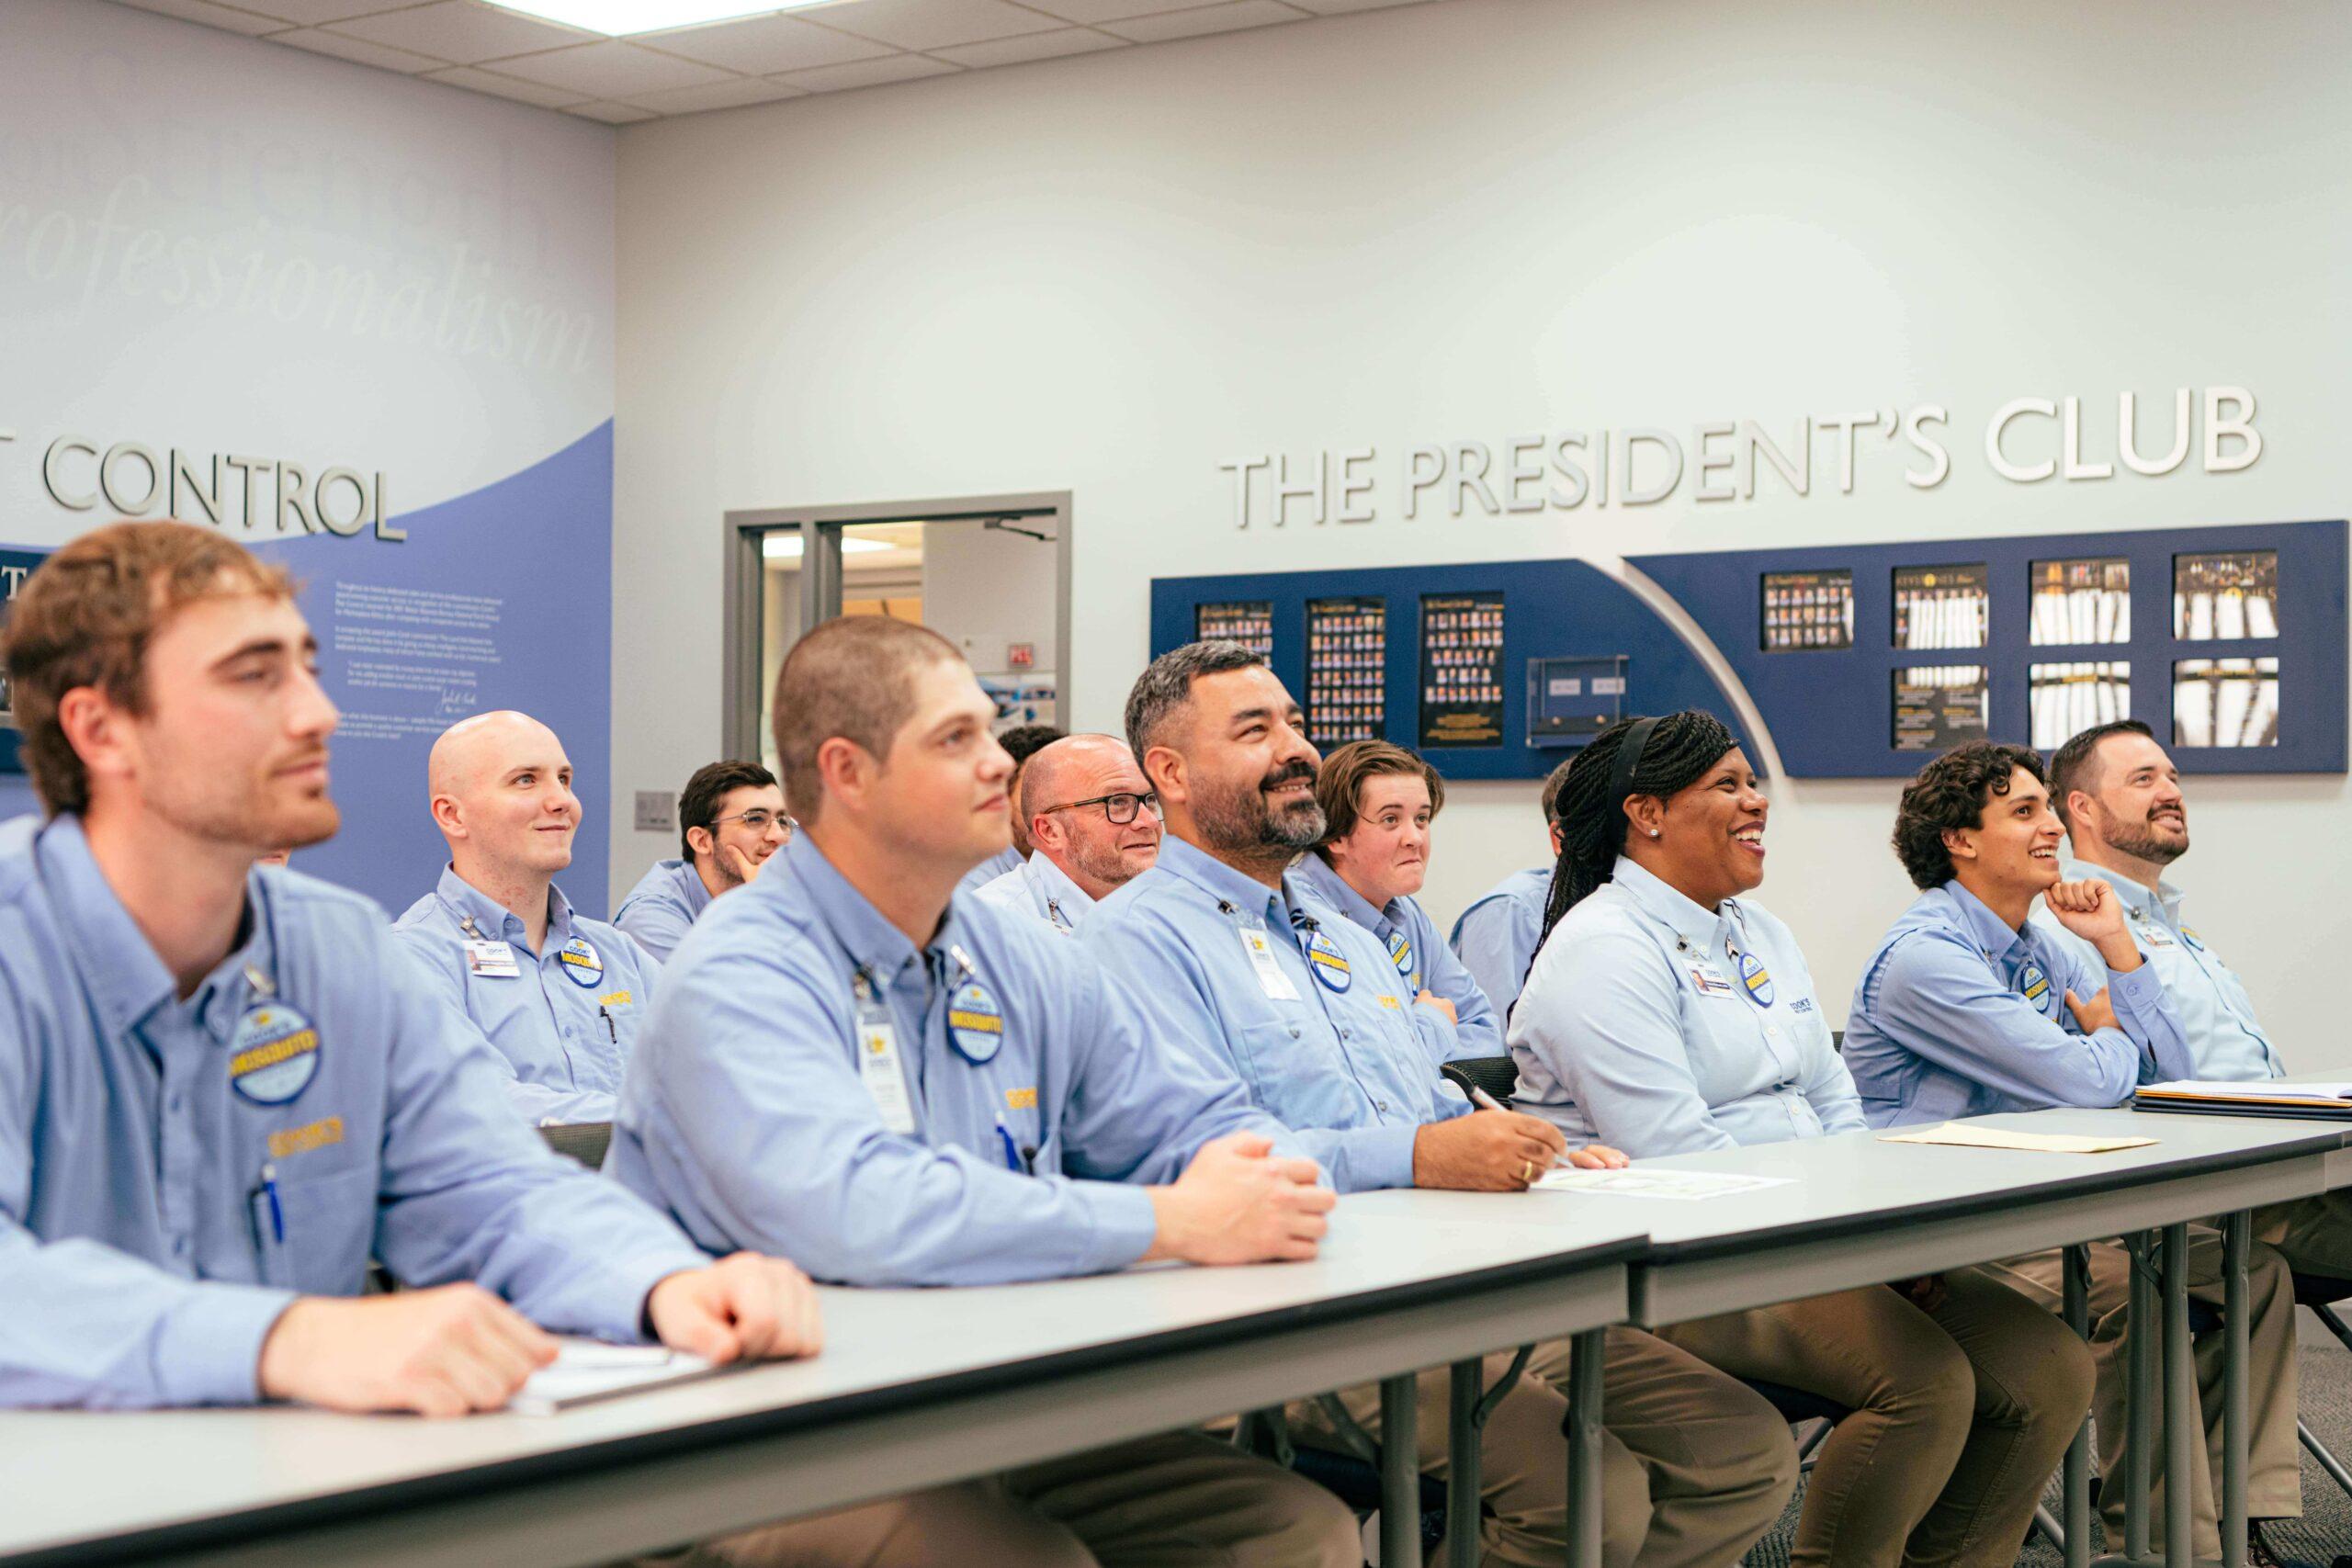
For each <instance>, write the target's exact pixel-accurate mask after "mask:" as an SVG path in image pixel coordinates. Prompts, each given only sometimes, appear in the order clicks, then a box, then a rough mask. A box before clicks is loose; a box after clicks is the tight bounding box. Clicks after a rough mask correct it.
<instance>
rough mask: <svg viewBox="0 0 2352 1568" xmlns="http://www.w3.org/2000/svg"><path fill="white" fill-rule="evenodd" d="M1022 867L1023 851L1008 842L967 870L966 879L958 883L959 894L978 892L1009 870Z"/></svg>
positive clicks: (1016, 869)
mask: <svg viewBox="0 0 2352 1568" xmlns="http://www.w3.org/2000/svg"><path fill="white" fill-rule="evenodd" d="M1020 869H1021V852H1020V851H1019V850H1016V849H1014V848H1013V847H1012V845H1011V844H1007V845H1005V847H1004V848H1002V849H1001V850H999V851H997V852H996V853H994V854H992V855H990V856H989V858H988V859H986V860H984V861H982V862H981V863H979V864H978V865H976V866H974V867H973V868H972V869H971V870H969V871H967V872H966V873H965V874H964V879H963V880H962V881H960V882H958V883H957V884H956V893H957V895H958V896H961V895H964V894H968V893H978V891H979V890H980V889H981V888H983V887H986V886H988V885H989V883H991V882H994V881H995V880H996V879H997V878H998V877H1000V876H1002V875H1003V874H1005V873H1007V872H1009V871H1019V870H1020Z"/></svg>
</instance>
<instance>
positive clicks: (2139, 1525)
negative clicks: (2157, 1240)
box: [2108, 1231, 2156, 1562]
mask: <svg viewBox="0 0 2352 1568" xmlns="http://www.w3.org/2000/svg"><path fill="white" fill-rule="evenodd" d="M2124 1247H2125V1248H2126V1249H2127V1250H2128V1251H2129V1252H2130V1253H2131V1277H2130V1282H2129V1296H2128V1304H2127V1308H2126V1311H2125V1314H2124V1327H2123V1333H2124V1341H2123V1555H2124V1556H2125V1557H2127V1558H2129V1559H2131V1561H2133V1562H2140V1561H2143V1560H2144V1559H2145V1558H2146V1557H2147V1555H2148V1476H2149V1472H2150V1470H2151V1468H2152V1467H2151V1464H2150V1457H2151V1456H2150V1453H2149V1444H2150V1439H2151V1438H2153V1437H2154V1433H2153V1432H2152V1431H2151V1430H2150V1428H2151V1427H2153V1426H2154V1422H2153V1420H2152V1419H2151V1417H2152V1416H2153V1415H2154V1410H2155V1399H2154V1393H2155V1390H2154V1388H2153V1387H2152V1386H2151V1385H2152V1384H2153V1383H2154V1382H2155V1377H2154V1371H2155V1357H2154V1351H2155V1345H2156V1313H2155V1306H2156V1300H2155V1292H2154V1291H2153V1290H2151V1289H2150V1288H2149V1280H2148V1235H2147V1233H2146V1232H2145V1231H2142V1232H2138V1233H2136V1234H2134V1235H2131V1236H2129V1237H2127V1238H2125V1241H2124ZM2108 1484H2109V1485H2110V1486H2112V1485H2114V1484H2115V1478H2114V1477H2113V1476H2109V1477H2108Z"/></svg>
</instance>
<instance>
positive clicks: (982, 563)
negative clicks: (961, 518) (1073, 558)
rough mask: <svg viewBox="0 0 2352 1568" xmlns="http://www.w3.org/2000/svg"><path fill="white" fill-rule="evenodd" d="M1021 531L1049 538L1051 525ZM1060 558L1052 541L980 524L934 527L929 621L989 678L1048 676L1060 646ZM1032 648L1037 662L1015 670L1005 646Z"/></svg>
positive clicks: (926, 544) (927, 559)
mask: <svg viewBox="0 0 2352 1568" xmlns="http://www.w3.org/2000/svg"><path fill="white" fill-rule="evenodd" d="M1016 526H1019V527H1023V528H1028V529H1031V530H1033V531H1035V532H1038V533H1044V532H1046V531H1047V530H1048V529H1050V527H1051V526H1052V524H1051V522H1050V521H1046V522H1044V523H1042V524H1041V523H1033V522H1024V523H1021V524H1018V525H1016ZM1058 559H1059V556H1058V554H1057V551H1056V549H1055V547H1054V546H1053V544H1052V543H1051V542H1050V541H1046V540H1039V539H1032V538H1030V537H1028V536H1026V535H1023V534H1011V533H1005V532H1003V531H1001V530H998V529H991V528H986V527H983V526H982V525H979V524H978V523H932V524H927V525H924V527H923V531H922V619H923V625H925V626H930V627H931V628H932V629H933V630H934V631H936V632H937V633H939V635H940V636H942V637H945V638H946V639H947V640H948V641H950V642H952V643H954V644H955V645H956V647H958V648H960V649H963V650H964V657H965V658H966V659H967V660H970V661H971V665H972V668H973V669H974V670H976V671H978V672H979V673H981V674H983V675H1000V676H1023V677H1025V676H1026V675H1029V674H1039V675H1043V674H1049V673H1051V672H1052V671H1055V670H1056V669H1057V665H1056V664H1055V662H1054V660H1055V658H1056V655H1057V649H1056V648H1055V646H1054V571H1055V567H1056V564H1057V561H1058ZM1012 642H1025V643H1028V644H1030V645H1031V649H1032V652H1033V653H1034V655H1035V659H1036V662H1035V664H1034V665H1032V666H1031V667H1030V669H1029V670H1028V671H1012V670H1011V669H1010V668H1009V667H1008V666H1007V665H1006V663H1005V645H1006V644H1007V643H1012Z"/></svg>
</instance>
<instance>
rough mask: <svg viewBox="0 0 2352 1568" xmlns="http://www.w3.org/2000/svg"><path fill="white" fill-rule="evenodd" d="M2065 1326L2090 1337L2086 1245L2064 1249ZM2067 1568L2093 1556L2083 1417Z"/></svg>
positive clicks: (2070, 1449)
mask: <svg viewBox="0 0 2352 1568" xmlns="http://www.w3.org/2000/svg"><path fill="white" fill-rule="evenodd" d="M2065 1317H2066V1326H2067V1327H2069V1328H2071V1329H2073V1330H2074V1331H2075V1334H2076V1335H2077V1336H2079V1337H2081V1338H2082V1339H2083V1340H2085V1341H2086V1342H2087V1341H2088V1340H2089V1338H2090V1337H2091V1254H2090V1248H2089V1247H2068V1248H2066V1251H2065ZM2064 1498H2065V1503H2064V1513H2065V1526H2066V1568H2087V1564H2088V1563H2089V1562H2090V1560H2091V1424H2090V1419H2089V1417H2087V1416H2086V1417H2084V1420H2083V1424H2082V1426H2080V1427H2077V1428H2075V1440H2074V1441H2073V1442H2071V1443H2069V1444H2067V1445H2066V1480H2065V1490H2064Z"/></svg>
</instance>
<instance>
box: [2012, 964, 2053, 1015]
mask: <svg viewBox="0 0 2352 1568" xmlns="http://www.w3.org/2000/svg"><path fill="white" fill-rule="evenodd" d="M2018 990H2020V991H2022V992H2024V993H2025V999H2026V1000H2028V1001H2030V1002H2031V1003H2032V1004H2033V1005H2034V1006H2035V1007H2037V1008H2040V1009H2041V1010H2042V1011H2043V1012H2048V1011H2049V1009H2048V1008H2046V1007H2043V1006H2042V1003H2043V1002H2044V1001H2045V1000H2047V999H2048V998H2049V996H2050V976H2047V975H2044V974H2043V973H2042V972H2041V964H2027V965H2026V966H2025V968H2024V970H2023V971H2022V972H2020V973H2019V974H2018Z"/></svg>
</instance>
